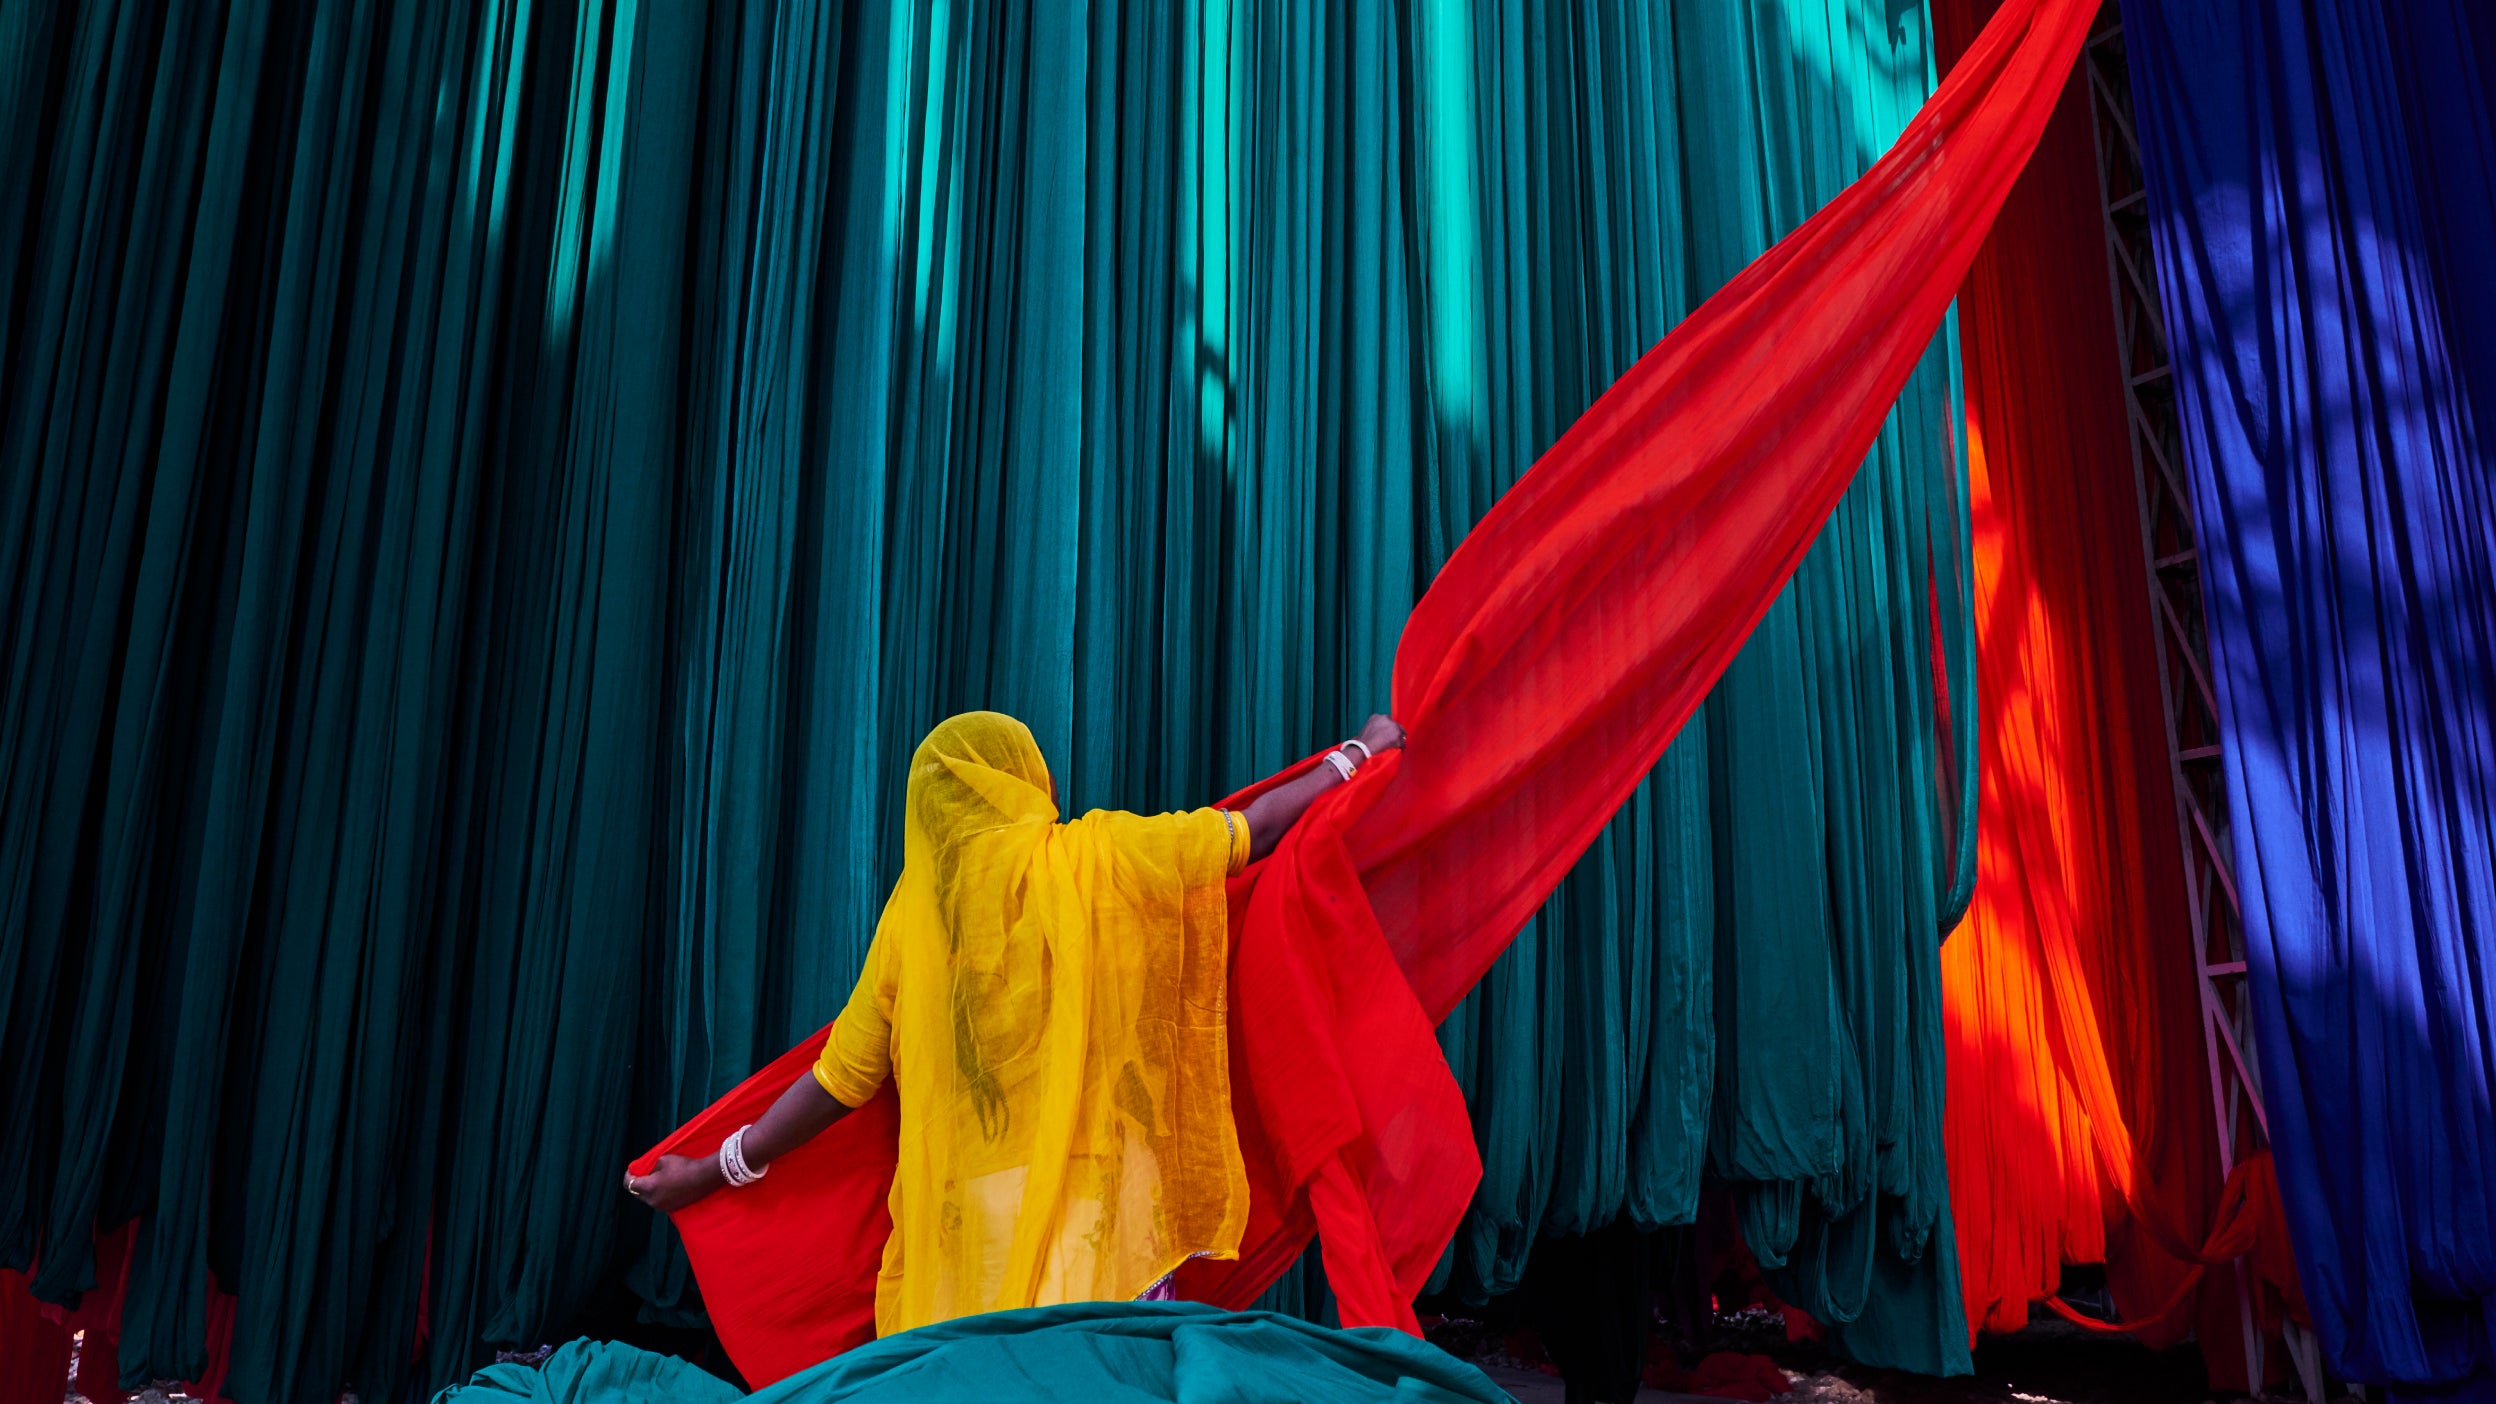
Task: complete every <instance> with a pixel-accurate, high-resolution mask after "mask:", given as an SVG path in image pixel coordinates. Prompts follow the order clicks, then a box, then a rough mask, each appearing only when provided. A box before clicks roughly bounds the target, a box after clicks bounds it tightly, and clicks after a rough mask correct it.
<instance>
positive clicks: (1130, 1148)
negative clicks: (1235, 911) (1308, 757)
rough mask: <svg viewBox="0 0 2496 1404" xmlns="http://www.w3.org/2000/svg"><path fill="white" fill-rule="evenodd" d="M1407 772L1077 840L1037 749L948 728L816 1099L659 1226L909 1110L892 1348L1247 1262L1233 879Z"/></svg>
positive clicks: (1345, 771)
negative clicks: (855, 1115) (887, 1087)
mask: <svg viewBox="0 0 2496 1404" xmlns="http://www.w3.org/2000/svg"><path fill="white" fill-rule="evenodd" d="M1402 744H1403V730H1402V728H1400V727H1398V726H1397V725H1396V724H1395V723H1394V722H1393V721H1391V720H1389V719H1388V718H1386V717H1372V718H1370V720H1369V722H1368V724H1367V725H1366V726H1364V727H1363V728H1362V731H1361V735H1360V736H1359V737H1358V738H1356V739H1354V740H1351V741H1347V742H1345V743H1344V744H1343V745H1342V746H1341V747H1339V748H1337V749H1336V750H1334V751H1330V752H1328V753H1327V755H1326V757H1325V759H1324V763H1322V764H1319V765H1317V766H1313V767H1311V768H1310V769H1309V771H1308V772H1307V773H1306V774H1304V775H1301V776H1299V777H1297V778H1295V779H1292V780H1289V781H1286V782H1284V783H1282V784H1278V785H1275V786H1272V787H1271V788H1269V789H1267V790H1266V791H1265V792H1264V793H1263V794H1261V795H1259V796H1258V797H1257V798H1256V799H1255V800H1254V801H1253V802H1251V803H1250V804H1249V805H1247V806H1246V808H1245V809H1244V810H1241V811H1237V812H1234V811H1230V810H1221V809H1200V810H1196V811H1193V812H1190V813H1184V814H1165V815H1157V816H1152V817H1144V816H1139V815H1134V814H1126V813H1120V812H1116V811H1110V810H1096V811H1094V812H1092V813H1090V814H1086V815H1084V816H1082V817H1081V818H1078V819H1075V820H1072V821H1070V822H1066V823H1060V822H1058V815H1057V792H1056V786H1055V783H1054V782H1053V781H1052V780H1051V778H1050V776H1049V771H1048V766H1047V764H1046V763H1045V762H1044V761H1043V760H1042V759H1041V756H1040V748H1039V746H1038V744H1037V743H1036V742H1034V741H1033V740H1032V736H1031V732H1030V731H1029V730H1028V729H1026V728H1025V727H1024V726H1023V724H1022V723H1021V722H1018V721H1015V720H1014V719H1013V718H1011V717H1007V716H1001V715H999V714H997V713H994V712H971V713H966V714H964V715H962V716H958V717H954V718H952V719H950V720H948V721H946V722H944V723H942V724H941V725H939V726H938V727H937V728H936V729H935V730H934V731H932V732H930V733H928V737H927V739H926V740H925V741H923V742H921V743H920V745H919V748H918V751H917V753H916V754H915V755H914V756H912V757H911V761H910V778H909V792H908V798H907V801H906V805H905V808H906V814H905V819H904V829H903V835H904V837H903V863H902V873H901V880H900V881H899V882H898V883H896V884H895V885H894V887H893V895H892V897H891V899H890V900H889V901H887V902H886V903H885V906H884V914H883V918H882V920H881V921H880V922H878V924H877V926H876V932H875V940H874V943H873V945H872V946H871V947H870V948H869V949H868V952H867V963H866V969H865V971H864V972H863V973H862V974H861V975H860V976H859V978H858V984H857V987H856V988H855V989H854V990H853V991H852V993H851V994H850V997H849V1003H848V1005H847V1006H846V1007H845V1008H844V1009H843V1010H842V1011H841V1017H840V1019H839V1021H838V1022H837V1023H836V1024H834V1026H833V1029H832V1033H831V1036H830V1037H829V1038H828V1039H826V1040H825V1043H824V1047H823V1053H822V1056H821V1057H820V1058H818V1059H817V1061H816V1063H815V1066H814V1069H813V1072H812V1074H811V1075H810V1076H806V1077H801V1078H799V1079H798V1080H797V1081H796V1082H795V1083H794V1084H793V1085H792V1086H791V1087H790V1088H789V1090H788V1091H787V1092H786V1093H784V1094H783V1095H782V1096H781V1097H780V1099H779V1101H778V1102H777V1103H775V1104H774V1105H773V1106H772V1108H771V1109H770V1110H769V1111H767V1112H765V1113H764V1114H763V1116H762V1117H761V1118H760V1119H759V1120H757V1121H755V1122H754V1123H753V1124H752V1125H751V1126H748V1127H746V1128H744V1129H743V1130H740V1131H738V1132H737V1133H735V1134H734V1135H731V1136H730V1137H729V1138H728V1140H727V1142H726V1144H724V1145H722V1146H721V1147H720V1151H719V1154H718V1155H717V1156H715V1157H704V1158H701V1159H688V1158H686V1157H682V1156H666V1157H662V1158H661V1159H660V1161H659V1163H658V1165H657V1166H656V1167H655V1168H654V1169H653V1171H652V1173H650V1174H649V1175H646V1176H630V1175H628V1176H627V1177H626V1188H628V1189H629V1190H630V1191H631V1192H632V1193H633V1194H635V1195H637V1196H639V1197H640V1198H641V1199H642V1200H643V1201H644V1202H645V1203H647V1204H649V1205H650V1206H651V1207H652V1208H655V1209H658V1210H660V1211H661V1212H666V1213H673V1212H674V1211H676V1210H677V1209H680V1208H682V1207H684V1206H685V1205H687V1204H690V1203H692V1202H694V1201H695V1200H697V1199H700V1198H701V1197H703V1196H704V1195H707V1194H710V1193H712V1192H714V1191H716V1190H719V1189H721V1188H723V1187H735V1186H740V1185H744V1184H750V1183H752V1182H753V1181H754V1180H757V1179H760V1178H761V1177H762V1176H763V1174H764V1173H765V1172H766V1170H767V1169H768V1168H769V1166H770V1163H771V1161H772V1160H773V1159H774V1158H775V1157H777V1156H779V1155H782V1154H784V1153H786V1152H787V1151H788V1150H789V1149H790V1148H791V1147H793V1146H796V1145H798V1144H801V1143H802V1142H804V1141H806V1140H807V1139H808V1138H810V1137H812V1136H814V1135H816V1134H817V1133H819V1132H821V1131H822V1130H823V1129H824V1128H825V1127H827V1126H829V1125H831V1124H832V1123H833V1122H834V1121H837V1120H839V1119H840V1118H841V1117H842V1116H843V1115H844V1114H846V1113H847V1112H849V1111H850V1110H851V1109H853V1108H856V1107H859V1106H863V1105H865V1104H866V1102H867V1100H868V1099H869V1098H871V1097H873V1096H874V1095H875V1093H876V1091H877V1090H878V1089H879V1088H880V1087H881V1086H882V1085H883V1084H884V1082H885V1080H886V1079H887V1078H890V1079H891V1081H892V1083H893V1086H894V1091H895V1093H896V1094H897V1095H898V1097H899V1099H900V1111H901V1130H900V1144H899V1154H898V1168H897V1169H896V1171H895V1174H894V1176H893V1188H892V1194H891V1207H892V1216H893V1232H892V1237H891V1238H890V1239H889V1240H887V1242H886V1244H885V1248H884V1262H883V1268H882V1271H881V1274H880V1275H879V1277H878V1279H877V1282H876V1303H875V1317H876V1332H877V1334H878V1335H892V1334H894V1333H896V1332H899V1331H905V1330H908V1329H910V1328H911V1327H914V1326H923V1325H926V1324H927V1323H929V1322H932V1321H941V1320H946V1319H949V1318H952V1317H957V1316H967V1315H970V1314H972V1313H974V1312H982V1311H998V1310H1004V1309H1008V1308H1013V1307H1027V1306H1042V1305H1047V1304H1050V1303H1054V1302H1065V1301H1090V1300H1113V1301H1114V1300H1124V1299H1127V1298H1131V1297H1137V1296H1143V1295H1152V1294H1154V1293H1155V1291H1156V1289H1158V1288H1159V1287H1160V1286H1161V1285H1162V1284H1163V1283H1165V1282H1166V1281H1167V1279H1168V1277H1169V1274H1170V1273H1171V1272H1172V1271H1173V1270H1174V1269H1175V1268H1177V1266H1178V1265H1179V1264H1180V1263H1181V1262H1184V1261H1185V1260H1186V1259H1188V1258H1190V1257H1194V1256H1199V1255H1203V1256H1212V1257H1228V1256H1230V1255H1232V1254H1234V1253H1236V1252H1237V1250H1238V1246H1239V1236H1240V1230H1241V1227H1242V1225H1243V1223H1244V1222H1245V1219H1246V1216H1247V1209H1248V1184H1247V1178H1246V1174H1245V1171H1244V1169H1243V1167H1242V1165H1241V1162H1240V1155H1239V1146H1238V1142H1237V1139H1236V1135H1235V1133H1234V1131H1233V1127H1232V1122H1231V1109H1230V1074H1229V1068H1228V1050H1229V1034H1228V1029H1227V1026H1226V1014H1225V1008H1226V999H1225V985H1226V972H1227V968H1228V953H1229V943H1228V930H1229V914H1228V909H1227V906H1226V899H1225V896H1224V879H1226V878H1227V877H1229V876H1230V875H1232V874H1235V873H1237V872H1238V871H1240V869H1242V868H1243V867H1245V866H1246V865H1247V864H1248V863H1249V862H1250V861H1252V860H1253V859H1255V858H1258V857H1262V856H1264V854H1265V853H1266V852H1268V851H1270V850H1271V849H1272V848H1273V846H1274V844H1275V843H1276V842H1277V841H1278V840H1279V839H1281V837H1282V836H1283V834H1284V833H1285V832H1286V831H1287V830H1289V829H1290V827H1291V826H1292V825H1293V824H1294V823H1296V822H1298V820H1299V818H1300V816H1301V814H1302V813H1303V812H1304V811H1306V810H1307V808H1308V806H1309V804H1310V802H1311V801H1312V800H1314V799H1316V798H1317V796H1318V795H1320V794H1322V793H1324V792H1325V791H1326V790H1327V789H1329V788H1331V787H1333V786H1335V785H1338V784H1341V783H1343V782H1344V781H1346V780H1348V779H1350V778H1351V776H1352V773H1353V771H1354V770H1355V769H1356V768H1357V767H1358V766H1359V765H1360V764H1361V763H1362V762H1363V761H1365V760H1366V759H1368V758H1369V757H1370V756H1372V755H1375V754H1376V753H1377V752H1379V751H1381V750H1384V749H1387V748H1389V747H1394V746H1400V745H1402Z"/></svg>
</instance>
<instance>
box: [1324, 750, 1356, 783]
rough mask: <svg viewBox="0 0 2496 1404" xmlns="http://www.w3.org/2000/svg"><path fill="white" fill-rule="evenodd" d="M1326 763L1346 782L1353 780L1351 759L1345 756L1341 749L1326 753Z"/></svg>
mask: <svg viewBox="0 0 2496 1404" xmlns="http://www.w3.org/2000/svg"><path fill="white" fill-rule="evenodd" d="M1326 763H1327V764H1328V765H1331V766H1333V767H1334V768H1335V773H1336V774H1337V775H1340V776H1342V777H1343V778H1344V779H1346V780H1349V779H1351V778H1352V769H1353V766H1352V761H1351V759H1350V758H1349V757H1347V756H1345V755H1344V753H1343V751H1342V749H1341V748H1337V749H1335V750H1332V751H1328V752H1327V753H1326Z"/></svg>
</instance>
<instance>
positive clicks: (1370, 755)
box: [1336, 736, 1378, 765]
mask: <svg viewBox="0 0 2496 1404" xmlns="http://www.w3.org/2000/svg"><path fill="white" fill-rule="evenodd" d="M1343 744H1344V746H1358V747H1360V748H1361V764H1363V765H1367V764H1369V763H1370V762H1371V761H1374V760H1376V759H1378V753H1377V752H1376V751H1373V750H1371V749H1370V748H1369V743H1368V742H1366V741H1364V740H1362V739H1361V738H1359V737H1357V736H1355V737H1353V738H1352V739H1351V740H1349V741H1346V742H1344V743H1343ZM1342 748H1343V747H1341V746H1338V747H1336V749H1337V750H1341V749H1342Z"/></svg>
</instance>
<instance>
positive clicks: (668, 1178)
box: [624, 1070, 851, 1214]
mask: <svg viewBox="0 0 2496 1404" xmlns="http://www.w3.org/2000/svg"><path fill="white" fill-rule="evenodd" d="M850 1110H851V1109H850V1108H849V1107H848V1106H847V1105H846V1104H844V1103H843V1102H842V1101H841V1100H840V1099H839V1098H837V1097H834V1096H833V1095H832V1094H831V1093H829V1092H826V1091H824V1090H823V1084H822V1083H820V1082H817V1081H816V1080H815V1075H814V1073H813V1072H812V1071H811V1070H809V1071H807V1072H803V1073H800V1074H798V1077H797V1081H795V1082H792V1083H790V1084H789V1090H788V1091H786V1092H783V1093H781V1094H780V1100H779V1101H776V1102H774V1103H772V1104H771V1110H769V1111H766V1112H764V1113H763V1114H762V1116H761V1118H760V1119H758V1120H757V1121H755V1123H754V1124H753V1125H752V1126H749V1127H747V1128H746V1132H745V1144H744V1147H743V1149H744V1151H745V1163H746V1164H747V1165H750V1166H752V1167H753V1168H755V1169H757V1170H760V1169H762V1168H763V1167H764V1166H766V1165H769V1164H770V1163H771V1162H773V1161H774V1160H777V1159H779V1158H780V1157H781V1156H783V1155H786V1154H788V1153H789V1152H790V1151H792V1150H795V1149H796V1148H797V1147H799V1146H801V1145H804V1144H805V1143H806V1142H808V1141H811V1140H813V1139H814V1138H815V1137H816V1136H818V1135H820V1134H822V1132H823V1129H824V1128H825V1127H827V1126H830V1125H831V1124H832V1123H833V1122H836V1121H838V1120H840V1119H841V1118H842V1117H844V1116H847V1115H849V1113H850ZM727 1183H728V1177H727V1176H726V1175H724V1174H722V1173H721V1171H720V1168H719V1157H718V1156H715V1155H706V1156H703V1157H701V1158H700V1159H698V1160H697V1159H693V1158H691V1157H687V1156H681V1155H663V1156H660V1157H659V1163H658V1164H657V1165H655V1166H652V1167H651V1170H650V1173H649V1174H647V1175H626V1176H625V1177H624V1187H625V1188H626V1189H628V1190H630V1191H632V1193H633V1195H634V1197H635V1198H637V1199H639V1200H640V1201H641V1202H642V1203H644V1204H647V1205H649V1206H650V1207H651V1208H653V1209H656V1210H658V1211H659V1212H660V1213H662V1214H673V1213H675V1212H676V1211H677V1210H679V1209H682V1208H684V1207H685V1206H686V1205H688V1204H691V1203H693V1202H694V1201H695V1200H697V1199H700V1198H702V1197H703V1196H704V1195H707V1194H709V1193H710V1192H711V1191H713V1190H716V1189H720V1188H723V1187H725V1186H726V1185H727Z"/></svg>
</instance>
